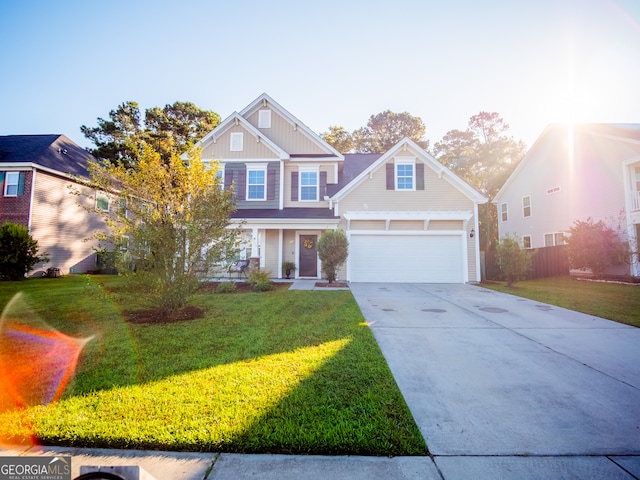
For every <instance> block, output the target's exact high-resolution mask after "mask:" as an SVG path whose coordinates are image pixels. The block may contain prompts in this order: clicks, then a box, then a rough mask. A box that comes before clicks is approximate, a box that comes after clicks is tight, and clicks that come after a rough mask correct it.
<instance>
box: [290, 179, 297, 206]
mask: <svg viewBox="0 0 640 480" xmlns="http://www.w3.org/2000/svg"><path fill="white" fill-rule="evenodd" d="M291 201H292V202H297V201H298V172H291Z"/></svg>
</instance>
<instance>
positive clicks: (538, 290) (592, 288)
mask: <svg viewBox="0 0 640 480" xmlns="http://www.w3.org/2000/svg"><path fill="white" fill-rule="evenodd" d="M481 286H482V287H485V288H490V289H492V290H497V291H500V292H505V293H510V294H512V295H517V296H519V297H524V298H529V299H531V300H536V301H538V302H544V303H550V304H551V305H557V306H558V307H563V308H568V309H570V310H576V311H578V312H582V313H587V314H589V315H594V316H596V317H601V318H607V319H609V320H614V321H616V322H620V323H626V324H628V325H633V326H635V327H640V313H639V312H640V285H622V284H617V283H603V282H590V281H584V280H575V279H572V278H569V277H555V278H541V279H537V280H525V281H521V282H518V283H516V285H515V286H514V287H511V288H507V287H506V286H505V284H504V282H486V283H482V284H481Z"/></svg>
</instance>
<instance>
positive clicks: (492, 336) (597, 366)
mask: <svg viewBox="0 0 640 480" xmlns="http://www.w3.org/2000/svg"><path fill="white" fill-rule="evenodd" d="M639 288H640V287H639ZM351 290H352V292H353V295H354V297H355V298H356V301H357V302H358V304H359V306H360V308H361V310H362V312H363V314H364V316H365V318H366V320H367V322H368V323H369V325H370V327H371V329H372V331H373V333H374V335H375V337H376V339H377V341H378V344H379V345H380V348H381V350H382V353H383V354H384V356H385V357H386V359H387V361H388V363H389V366H390V368H391V370H392V372H393V374H394V376H395V378H396V381H397V383H398V385H399V387H400V390H401V391H402V393H403V395H404V397H405V399H406V401H407V404H408V405H409V408H410V409H411V412H412V413H413V416H414V418H415V420H416V423H417V424H418V427H419V428H420V430H421V432H422V434H423V435H424V438H425V440H426V442H427V445H428V447H429V451H430V452H431V454H432V455H433V456H434V461H435V462H436V465H437V466H438V468H439V470H440V472H441V475H442V476H443V477H444V478H447V479H449V478H474V477H473V475H474V474H481V475H482V476H483V478H490V477H487V476H486V475H493V477H492V478H516V477H517V478H521V479H527V478H545V477H544V475H545V473H544V472H546V471H547V470H548V473H554V475H552V476H551V477H546V478H640V329H638V328H634V327H629V326H626V325H622V324H618V323H615V322H611V321H608V320H604V319H600V318H595V317H592V316H589V315H584V314H580V313H577V312H573V311H570V310H565V309H561V308H558V307H555V306H550V305H546V304H541V303H539V302H535V301H531V300H525V299H521V298H518V297H515V296H511V295H506V294H501V293H498V292H493V291H491V290H487V289H483V288H480V287H476V286H473V285H429V284H392V285H390V284H384V285H382V284H367V283H356V284H352V285H351ZM638 314H639V315H640V312H638ZM540 469H541V470H540ZM506 471H508V472H510V473H509V475H508V476H505V472H506ZM560 472H571V475H569V476H560V475H559V473H560ZM574 474H575V476H573V475H574ZM476 478H480V477H476Z"/></svg>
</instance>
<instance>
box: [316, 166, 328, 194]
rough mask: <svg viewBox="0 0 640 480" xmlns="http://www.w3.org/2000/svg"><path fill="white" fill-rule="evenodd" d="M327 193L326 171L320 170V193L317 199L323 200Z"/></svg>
mask: <svg viewBox="0 0 640 480" xmlns="http://www.w3.org/2000/svg"><path fill="white" fill-rule="evenodd" d="M326 194H327V172H320V194H319V197H320V198H318V200H323V199H324V196H325V195H326Z"/></svg>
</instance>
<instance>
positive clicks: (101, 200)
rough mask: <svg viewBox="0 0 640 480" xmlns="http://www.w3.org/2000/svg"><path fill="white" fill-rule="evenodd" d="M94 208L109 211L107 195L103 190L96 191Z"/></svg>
mask: <svg viewBox="0 0 640 480" xmlns="http://www.w3.org/2000/svg"><path fill="white" fill-rule="evenodd" d="M96 210H102V211H103V212H108V211H109V196H108V195H107V194H106V193H104V192H96Z"/></svg>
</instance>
